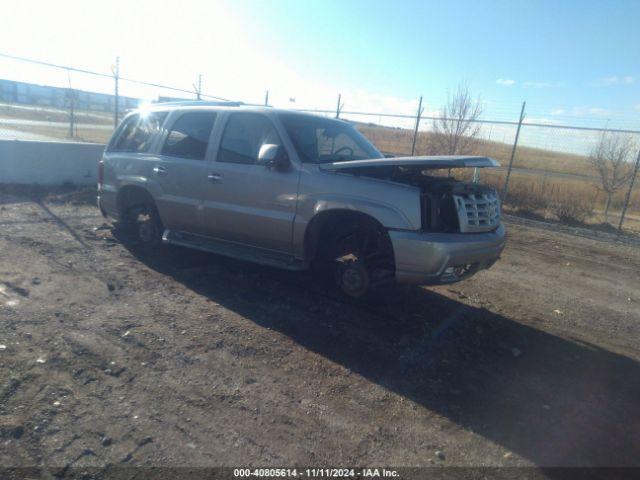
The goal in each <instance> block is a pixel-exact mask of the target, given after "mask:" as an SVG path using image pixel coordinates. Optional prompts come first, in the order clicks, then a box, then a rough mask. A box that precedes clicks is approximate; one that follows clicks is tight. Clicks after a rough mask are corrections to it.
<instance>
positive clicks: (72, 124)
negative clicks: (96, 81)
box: [67, 70, 76, 138]
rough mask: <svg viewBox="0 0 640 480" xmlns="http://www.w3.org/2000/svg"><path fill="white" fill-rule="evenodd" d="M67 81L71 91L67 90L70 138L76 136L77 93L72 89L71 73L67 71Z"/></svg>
mask: <svg viewBox="0 0 640 480" xmlns="http://www.w3.org/2000/svg"><path fill="white" fill-rule="evenodd" d="M67 80H68V82H69V90H67V98H68V99H69V137H71V138H72V137H74V134H75V130H76V129H75V123H76V115H75V102H76V99H75V92H74V91H73V88H72V87H71V72H70V71H69V70H67Z"/></svg>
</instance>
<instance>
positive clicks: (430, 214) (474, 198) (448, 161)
mask: <svg viewBox="0 0 640 480" xmlns="http://www.w3.org/2000/svg"><path fill="white" fill-rule="evenodd" d="M496 166H499V164H498V162H496V161H495V160H493V159H491V158H487V157H468V156H463V157H461V156H454V157H407V158H388V159H376V160H358V161H346V162H335V163H333V164H328V165H323V166H322V167H321V168H323V169H325V170H333V171H336V172H342V173H348V174H351V175H356V176H363V177H368V178H376V179H381V180H387V181H390V182H395V183H402V184H405V185H411V186H414V187H417V188H419V189H420V210H421V229H420V230H419V231H406V230H389V237H390V239H391V243H392V245H393V250H394V257H395V278H396V281H397V282H399V283H413V284H422V285H426V284H439V283H452V282H457V281H460V280H463V279H465V278H468V277H469V276H471V275H473V274H474V273H476V272H477V271H479V270H483V269H486V268H489V267H490V266H491V265H493V263H494V262H495V261H496V260H497V259H498V258H499V257H500V253H501V252H502V249H503V248H504V242H505V229H504V226H503V225H502V223H501V221H500V201H499V199H498V195H497V193H496V191H495V190H494V189H493V188H491V187H488V186H485V185H479V184H476V183H468V182H463V181H459V180H456V179H455V178H452V177H450V176H445V175H438V172H436V170H441V171H445V170H449V169H454V168H482V167H496Z"/></svg>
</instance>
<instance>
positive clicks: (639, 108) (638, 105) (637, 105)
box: [633, 103, 640, 112]
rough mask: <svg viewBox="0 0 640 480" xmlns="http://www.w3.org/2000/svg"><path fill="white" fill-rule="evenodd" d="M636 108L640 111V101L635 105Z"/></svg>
mask: <svg viewBox="0 0 640 480" xmlns="http://www.w3.org/2000/svg"><path fill="white" fill-rule="evenodd" d="M633 109H634V110H638V111H639V112H640V103H638V104H636V105H634V106H633Z"/></svg>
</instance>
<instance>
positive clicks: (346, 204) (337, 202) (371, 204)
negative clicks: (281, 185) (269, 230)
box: [292, 194, 420, 258]
mask: <svg viewBox="0 0 640 480" xmlns="http://www.w3.org/2000/svg"><path fill="white" fill-rule="evenodd" d="M415 203H416V207H418V208H419V203H418V199H417V198H416V202H415ZM345 210H347V211H353V212H358V213H362V214H365V215H367V216H369V217H371V218H373V219H374V220H376V221H377V222H378V223H380V224H381V225H382V226H383V227H385V228H388V229H394V230H417V229H419V228H420V225H419V223H418V224H417V225H416V224H415V223H414V222H413V221H412V220H411V219H410V218H409V217H408V216H407V215H406V214H405V213H404V212H403V211H402V210H400V209H399V208H397V207H396V206H394V205H392V204H390V203H387V202H385V201H380V200H377V201H374V200H371V198H366V197H360V196H358V195H349V194H324V195H307V196H304V195H303V196H301V197H300V198H299V201H298V211H297V213H296V216H295V219H294V225H293V239H292V240H293V251H294V255H295V256H296V257H298V258H303V257H304V248H305V246H304V244H305V236H306V232H307V227H308V226H309V225H310V224H311V222H312V221H313V219H314V218H316V217H317V216H318V215H320V214H322V213H325V212H330V211H345ZM417 221H418V222H419V221H420V217H419V210H418V218H417Z"/></svg>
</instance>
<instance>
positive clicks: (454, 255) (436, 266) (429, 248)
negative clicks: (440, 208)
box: [389, 224, 506, 285]
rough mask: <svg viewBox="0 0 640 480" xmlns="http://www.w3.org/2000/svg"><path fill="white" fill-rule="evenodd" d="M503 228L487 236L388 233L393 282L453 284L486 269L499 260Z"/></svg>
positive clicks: (503, 237) (502, 246)
mask: <svg viewBox="0 0 640 480" xmlns="http://www.w3.org/2000/svg"><path fill="white" fill-rule="evenodd" d="M505 233H506V231H505V228H504V225H502V224H500V226H499V227H498V228H497V229H496V230H494V231H493V232H487V233H420V232H406V231H397V230H390V231H389V236H390V237H391V243H392V244H393V251H394V256H395V262H396V281H397V282H398V283H412V284H418V285H433V284H439V283H453V282H457V281H459V280H463V279H465V278H467V277H469V276H471V275H473V274H474V273H475V272H477V271H478V270H482V269H485V268H489V267H490V266H491V265H493V264H494V262H495V261H496V260H497V259H498V258H500V253H501V252H502V249H503V248H504V245H505Z"/></svg>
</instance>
